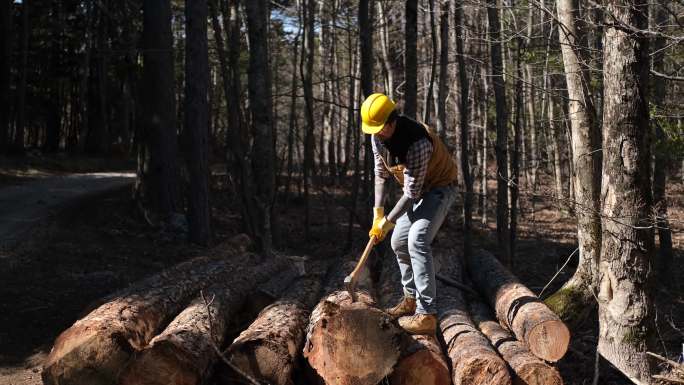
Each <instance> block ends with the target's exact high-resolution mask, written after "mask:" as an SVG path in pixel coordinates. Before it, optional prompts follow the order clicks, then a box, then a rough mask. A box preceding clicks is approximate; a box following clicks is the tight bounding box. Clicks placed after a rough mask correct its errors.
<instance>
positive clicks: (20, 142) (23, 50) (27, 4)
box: [13, 0, 31, 154]
mask: <svg viewBox="0 0 684 385" xmlns="http://www.w3.org/2000/svg"><path fill="white" fill-rule="evenodd" d="M30 8H31V0H25V1H23V2H22V3H21V30H20V32H21V33H20V37H19V41H20V44H21V46H20V58H21V59H20V60H21V62H20V63H19V68H18V70H19V81H18V83H17V101H16V108H15V113H16V116H17V120H16V123H15V133H14V146H13V152H15V153H18V154H21V153H23V152H24V134H25V131H26V71H27V70H28V68H27V67H28V50H29V9H30Z"/></svg>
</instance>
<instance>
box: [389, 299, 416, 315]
mask: <svg viewBox="0 0 684 385" xmlns="http://www.w3.org/2000/svg"><path fill="white" fill-rule="evenodd" d="M385 312H387V314H389V315H390V317H392V318H397V317H401V316H403V315H411V314H413V313H415V312H416V299H415V298H411V297H406V296H404V298H403V299H402V300H401V302H399V303H398V304H397V305H396V306H394V307H391V308H389V309H385Z"/></svg>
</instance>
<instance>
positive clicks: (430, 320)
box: [399, 314, 437, 335]
mask: <svg viewBox="0 0 684 385" xmlns="http://www.w3.org/2000/svg"><path fill="white" fill-rule="evenodd" d="M399 326H401V328H402V329H404V330H406V331H407V332H409V333H411V334H430V335H434V334H435V330H436V329H437V317H436V316H435V315H434V314H414V315H410V316H405V317H401V318H399Z"/></svg>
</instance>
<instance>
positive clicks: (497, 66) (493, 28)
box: [487, 0, 513, 266]
mask: <svg viewBox="0 0 684 385" xmlns="http://www.w3.org/2000/svg"><path fill="white" fill-rule="evenodd" d="M487 17H488V21H489V24H488V29H489V40H490V43H489V44H490V46H491V58H492V81H493V83H494V99H495V103H496V145H495V146H494V149H495V152H496V174H497V175H496V192H497V194H496V235H497V242H498V245H499V253H498V256H499V258H501V260H502V262H503V263H505V264H507V265H508V266H511V264H512V262H513V261H512V258H511V254H510V249H509V247H510V239H509V228H508V149H507V147H508V113H507V111H506V88H505V81H504V74H503V59H502V52H501V23H500V22H499V6H498V4H497V0H487Z"/></svg>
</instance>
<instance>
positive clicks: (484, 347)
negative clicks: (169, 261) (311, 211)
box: [43, 250, 570, 385]
mask: <svg viewBox="0 0 684 385" xmlns="http://www.w3.org/2000/svg"><path fill="white" fill-rule="evenodd" d="M245 255H247V254H244V253H243V255H241V256H240V257H239V258H218V259H216V258H214V259H211V258H199V259H194V260H192V261H189V262H186V263H184V264H180V265H178V266H176V267H173V268H171V269H169V270H167V271H165V272H163V273H161V274H158V275H156V276H154V277H150V278H148V279H146V280H144V281H141V282H140V283H138V284H136V285H133V286H131V287H130V288H128V289H125V290H123V291H121V292H119V293H116V294H115V295H113V296H110V297H109V298H108V299H107V301H106V302H105V303H104V304H103V305H101V306H100V307H98V308H97V309H95V310H93V311H92V312H90V313H89V314H87V315H86V316H85V317H84V318H83V319H81V320H78V321H77V322H76V323H75V324H74V325H73V326H72V327H71V328H69V329H68V330H66V331H65V332H63V333H62V334H61V335H60V336H59V337H58V338H57V340H56V342H55V346H54V348H53V350H52V352H51V353H50V356H49V357H48V359H47V361H46V364H45V367H44V371H43V379H44V382H45V383H46V384H95V385H97V384H112V385H115V384H127V385H128V384H201V383H209V376H210V375H211V373H212V372H213V369H214V367H215V366H216V365H217V363H218V365H221V366H222V367H224V368H225V367H226V366H229V367H230V370H233V371H235V372H236V373H239V375H240V376H242V377H244V378H243V379H247V380H249V381H250V382H252V383H257V382H258V383H269V384H277V385H290V384H293V383H294V380H293V378H294V373H295V371H296V370H297V369H298V366H299V363H304V364H305V365H306V366H307V367H308V370H309V371H310V372H311V373H315V377H316V380H315V382H320V383H325V384H336V385H337V384H339V385H344V384H355V385H364V384H367V385H375V384H378V383H380V382H382V381H388V382H389V383H390V384H393V385H403V384H412V385H422V384H435V385H440V384H444V385H448V384H450V383H453V384H455V385H460V384H477V385H480V384H482V385H490V384H491V385H508V384H511V382H513V383H515V384H528V385H561V384H562V379H561V377H560V375H559V374H558V372H557V371H556V370H555V369H554V368H553V367H552V366H551V365H550V364H549V362H550V363H553V362H555V361H557V360H559V359H560V358H561V357H562V356H563V354H564V353H565V351H566V350H567V345H568V343H569V338H570V335H569V331H568V329H567V327H565V325H564V324H563V323H562V322H561V321H560V320H559V319H558V317H556V316H555V314H553V313H552V312H551V311H550V310H549V309H548V308H546V306H545V305H544V304H543V303H542V302H541V301H539V299H538V298H537V297H536V296H535V295H534V294H533V293H532V292H531V291H529V290H528V289H527V288H526V287H525V286H524V285H522V284H521V283H520V281H519V280H517V278H516V277H515V276H514V275H513V274H512V273H510V272H509V271H508V270H506V269H505V268H504V267H503V266H502V265H501V264H500V263H499V262H498V261H497V260H496V258H495V257H494V256H493V255H491V254H490V253H487V252H485V251H482V250H478V251H476V252H475V253H474V254H473V255H472V256H471V258H470V259H469V260H468V266H469V277H470V278H468V277H466V272H465V271H463V268H462V266H463V265H462V264H461V261H460V260H459V259H458V256H457V255H455V254H453V253H451V254H446V253H443V252H442V253H439V252H437V253H436V255H435V258H436V264H438V265H440V266H441V271H440V275H441V276H443V277H445V279H443V280H440V281H438V328H437V329H438V330H437V335H435V336H410V335H408V334H407V333H406V332H404V331H403V330H401V328H399V327H398V325H397V323H396V320H393V319H391V318H390V317H389V315H388V314H387V313H385V312H384V311H383V310H382V308H386V307H390V306H392V305H394V304H395V303H397V302H398V301H400V300H401V298H402V296H403V292H402V289H401V282H400V274H399V269H398V266H397V264H396V261H395V260H394V258H391V257H385V259H384V260H383V261H382V264H381V265H382V271H381V273H380V274H379V279H378V281H377V282H372V281H371V280H370V278H369V276H366V278H365V279H362V280H361V281H360V282H359V285H358V288H357V296H358V299H357V301H356V302H352V299H351V296H350V295H349V293H348V292H347V291H346V289H345V288H344V287H343V281H344V277H345V276H346V275H347V274H348V273H349V272H351V271H352V270H353V269H354V265H355V261H349V262H339V261H335V262H333V265H332V268H331V269H329V270H330V271H329V273H328V274H327V276H326V274H325V270H326V269H325V268H324V267H325V266H326V265H325V264H311V265H312V266H314V269H313V270H311V269H310V268H311V267H312V266H308V267H309V269H307V273H306V275H304V276H300V277H297V278H295V279H294V281H293V282H292V283H291V284H290V285H289V286H287V289H285V287H286V286H285V285H286V284H287V283H286V282H290V281H291V279H289V278H287V279H286V278H284V277H285V275H286V273H285V271H286V270H287V269H288V266H289V267H290V268H291V264H292V263H291V261H289V260H288V261H286V260H284V259H283V258H275V257H270V258H264V261H263V262H262V263H260V264H257V263H255V262H254V261H255V260H258V258H250V257H245ZM324 277H325V278H324ZM269 279H270V280H271V283H272V286H273V288H271V289H269V290H270V291H271V292H273V293H278V292H279V294H280V295H279V296H280V298H279V299H278V300H276V299H272V301H275V302H273V303H272V304H270V305H269V306H266V308H264V309H263V310H262V311H261V312H260V313H259V314H258V315H254V314H255V313H254V314H252V317H254V318H255V319H253V320H252V322H251V324H250V325H249V326H248V327H247V328H246V329H245V330H244V331H242V333H240V335H239V336H238V337H237V338H236V339H235V340H234V341H232V343H230V340H228V341H226V340H227V336H228V335H229V334H228V333H229V328H228V324H229V323H231V322H233V323H234V322H235V319H238V318H240V317H241V314H249V313H250V311H244V310H243V311H241V309H242V307H241V306H242V305H243V303H244V302H250V298H252V295H251V294H253V293H254V292H256V291H257V290H258V289H257V288H259V287H260V288H262V289H263V287H266V286H267V285H263V284H261V282H266V281H268V280H269ZM471 280H472V283H471ZM324 282H325V283H326V284H325V286H324V287H323V288H322V286H323V283H324ZM449 282H453V283H456V285H454V284H453V283H452V284H449ZM464 284H466V285H472V286H473V288H474V289H476V291H478V292H480V293H481V295H482V298H483V299H484V301H483V300H482V299H481V298H479V297H478V296H477V295H474V291H472V290H464V288H463V285H464ZM200 290H202V294H203V296H199V292H200ZM485 302H486V303H485ZM314 305H315V306H314ZM490 306H491V308H490ZM312 308H313V310H311V309H312ZM491 309H494V311H492V310H491ZM310 310H311V311H310ZM309 311H310V312H309ZM493 315H495V317H496V318H494V316H493ZM243 316H244V315H243ZM497 319H498V320H497ZM224 344H225V345H227V346H223V345H224ZM220 349H224V350H220ZM219 354H220V356H219ZM302 358H303V359H304V360H302ZM219 377H220V376H219ZM312 382H314V381H312ZM218 383H230V381H227V380H225V379H223V381H222V378H218Z"/></svg>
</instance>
